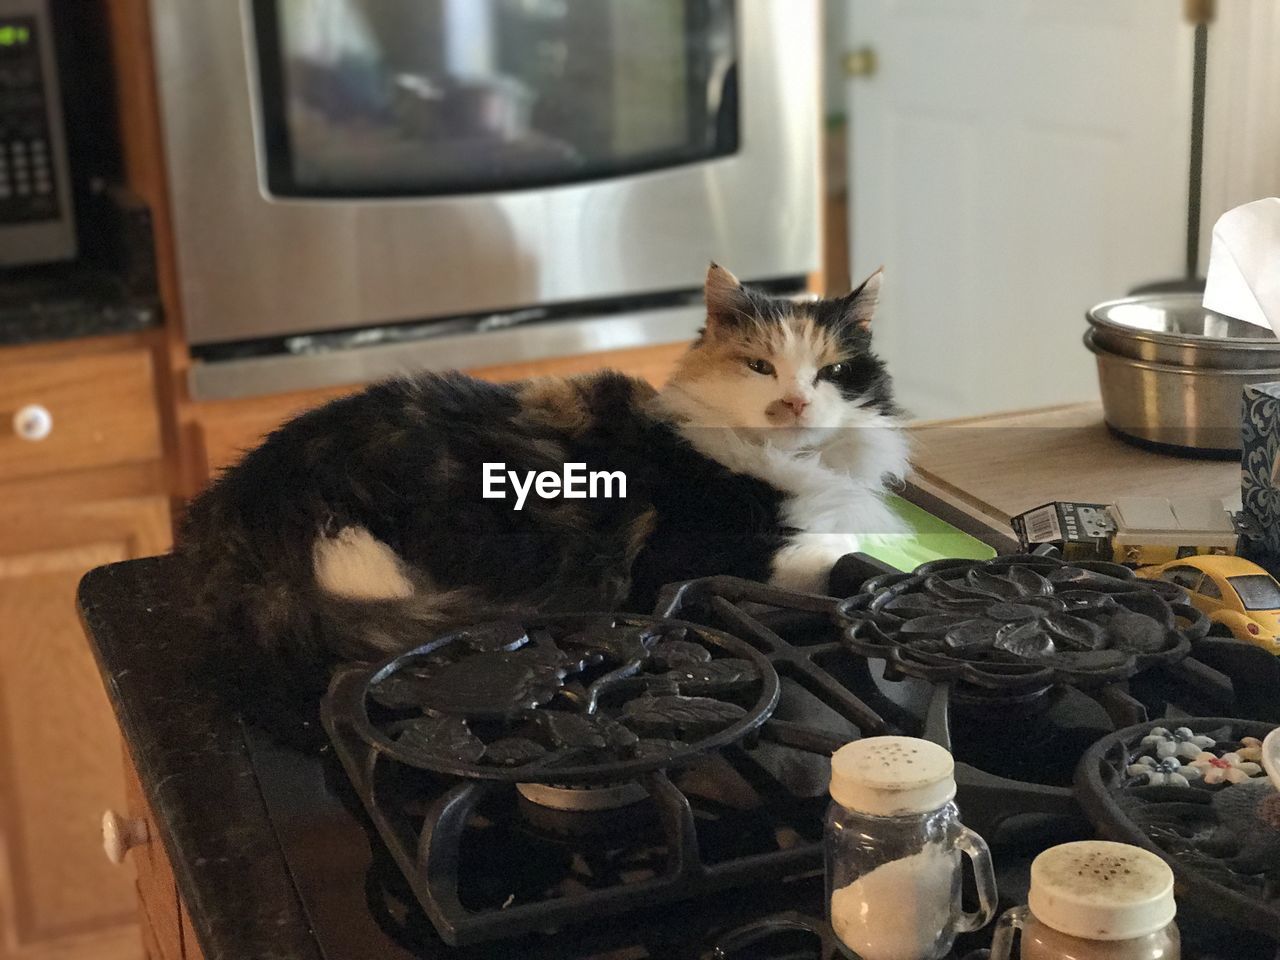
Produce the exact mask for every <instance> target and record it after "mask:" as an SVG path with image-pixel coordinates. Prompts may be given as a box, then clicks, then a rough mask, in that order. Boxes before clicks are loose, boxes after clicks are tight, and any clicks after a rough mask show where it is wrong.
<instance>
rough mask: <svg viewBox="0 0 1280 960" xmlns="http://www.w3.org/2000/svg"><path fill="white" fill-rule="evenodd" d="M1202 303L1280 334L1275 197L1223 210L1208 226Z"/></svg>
mask: <svg viewBox="0 0 1280 960" xmlns="http://www.w3.org/2000/svg"><path fill="white" fill-rule="evenodd" d="M1204 306H1205V309H1207V310H1214V311H1217V312H1218V313H1223V314H1226V315H1227V316H1228V317H1235V318H1236V319H1238V320H1245V321H1247V322H1248V323H1252V324H1256V325H1257V326H1259V327H1268V328H1270V329H1271V330H1274V331H1276V333H1277V334H1280V197H1267V198H1266V199H1265V200H1255V201H1253V203H1246V204H1245V205H1244V206H1240V207H1236V208H1235V209H1234V210H1228V211H1227V212H1226V213H1224V214H1223V215H1222V216H1221V217H1219V218H1218V222H1217V223H1215V224H1214V225H1213V244H1212V246H1210V247H1209V273H1208V277H1207V278H1206V282H1205V288H1204Z"/></svg>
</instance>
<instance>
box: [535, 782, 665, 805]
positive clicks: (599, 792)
mask: <svg viewBox="0 0 1280 960" xmlns="http://www.w3.org/2000/svg"><path fill="white" fill-rule="evenodd" d="M516 792H517V793H519V794H520V796H522V797H524V798H525V799H526V800H528V801H529V802H530V803H535V804H537V805H538V806H540V807H549V808H550V809H552V810H563V811H566V812H570V813H595V812H598V811H600V810H617V809H619V808H620V807H629V806H631V805H632V804H636V803H639V802H640V801H641V800H643V799H645V798H646V797H647V796H649V791H648V790H646V789H645V788H644V786H643V784H640V783H637V782H636V781H634V780H632V781H629V782H627V783H606V784H603V785H601V786H598V787H558V786H555V785H554V784H550V783H517V784H516Z"/></svg>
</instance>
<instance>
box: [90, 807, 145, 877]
mask: <svg viewBox="0 0 1280 960" xmlns="http://www.w3.org/2000/svg"><path fill="white" fill-rule="evenodd" d="M150 842H151V829H150V827H148V826H147V821H145V820H126V819H125V818H124V817H122V816H120V814H118V813H116V812H115V811H114V810H108V811H107V812H106V813H104V814H103V815H102V850H103V852H104V853H106V855H107V859H108V860H110V861H111V862H112V863H114V864H117V865H119V864H122V863H124V855H125V854H126V853H128V852H129V851H130V850H132V849H133V848H134V847H141V846H145V845H146V844H148V843H150Z"/></svg>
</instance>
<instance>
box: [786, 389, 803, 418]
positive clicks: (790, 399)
mask: <svg viewBox="0 0 1280 960" xmlns="http://www.w3.org/2000/svg"><path fill="white" fill-rule="evenodd" d="M782 402H783V403H784V404H786V405H787V406H788V407H790V408H791V412H792V413H794V414H795V415H796V416H797V417H798V416H800V414H802V413H804V408H805V407H807V406H808V405H809V400H808V399H807V398H806V397H802V396H799V395H798V394H794V393H793V394H791V395H790V396H786V397H783V398H782Z"/></svg>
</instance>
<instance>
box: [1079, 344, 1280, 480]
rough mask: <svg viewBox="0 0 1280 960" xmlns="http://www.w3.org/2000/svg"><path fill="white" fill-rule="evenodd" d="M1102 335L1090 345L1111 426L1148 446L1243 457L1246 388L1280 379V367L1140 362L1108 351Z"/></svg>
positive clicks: (1104, 406) (1103, 403)
mask: <svg viewBox="0 0 1280 960" xmlns="http://www.w3.org/2000/svg"><path fill="white" fill-rule="evenodd" d="M1097 333H1098V331H1097V330H1096V329H1093V330H1087V331H1086V332H1085V335H1084V345H1085V346H1086V347H1088V348H1089V350H1090V351H1091V352H1092V353H1093V355H1094V357H1095V358H1096V360H1097V362H1098V385H1099V386H1100V387H1101V389H1102V410H1103V415H1104V416H1105V417H1106V420H1107V424H1108V425H1109V426H1110V427H1111V428H1112V429H1114V430H1116V431H1117V432H1119V433H1122V434H1125V435H1126V436H1129V437H1133V438H1136V439H1138V440H1142V441H1146V442H1148V443H1155V444H1161V445H1164V446H1170V447H1181V448H1183V449H1186V450H1194V451H1199V452H1201V453H1207V454H1219V455H1222V456H1233V455H1238V454H1239V452H1240V447H1241V439H1240V429H1241V414H1242V403H1243V398H1242V392H1243V390H1244V388H1245V386H1246V385H1247V384H1250V383H1267V382H1274V381H1277V380H1280V365H1277V366H1274V367H1269V368H1265V369H1256V370H1224V369H1210V368H1197V367H1191V366H1179V365H1177V364H1171V363H1152V362H1150V361H1147V360H1136V359H1134V358H1133V357H1127V356H1122V355H1120V354H1118V353H1113V352H1111V351H1110V350H1107V349H1104V348H1103V346H1102V345H1101V344H1100V343H1099V342H1098V337H1097Z"/></svg>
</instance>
